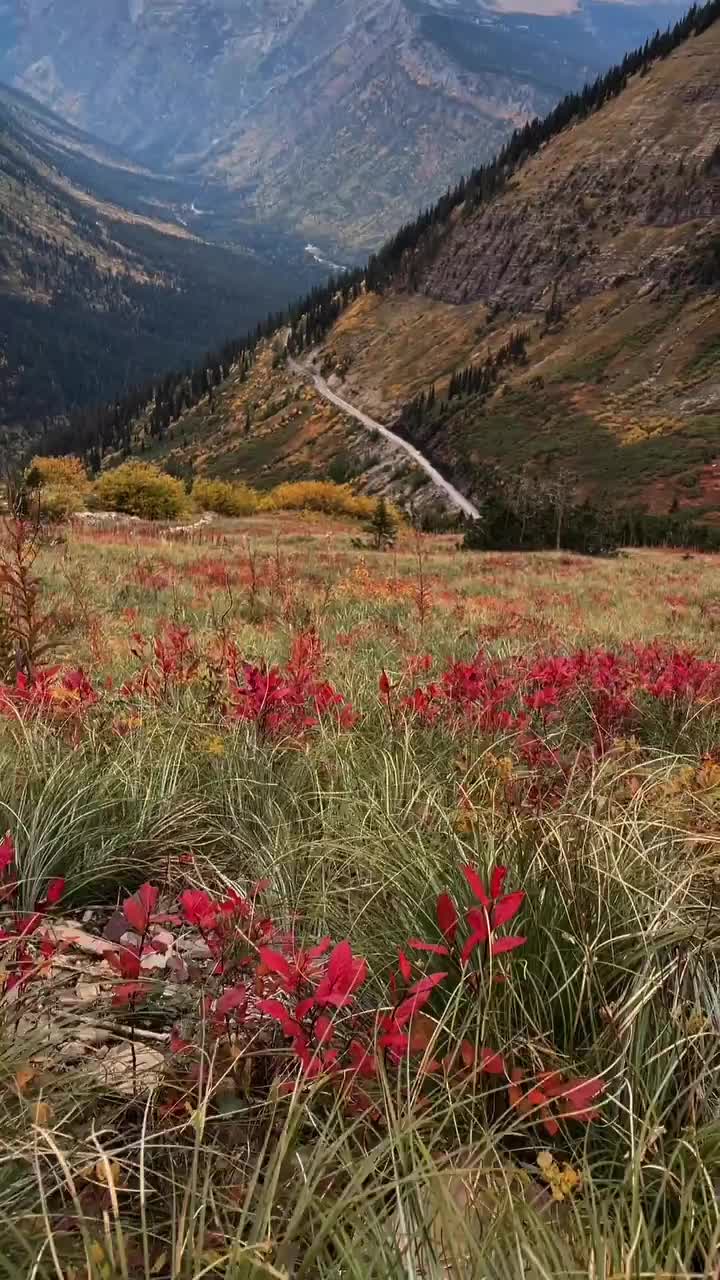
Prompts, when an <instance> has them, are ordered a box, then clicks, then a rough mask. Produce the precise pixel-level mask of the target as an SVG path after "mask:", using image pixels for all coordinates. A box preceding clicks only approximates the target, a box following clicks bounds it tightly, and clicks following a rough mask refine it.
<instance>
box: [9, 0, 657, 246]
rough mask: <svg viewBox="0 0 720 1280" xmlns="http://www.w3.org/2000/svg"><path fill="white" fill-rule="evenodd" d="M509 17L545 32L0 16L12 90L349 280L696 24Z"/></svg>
mask: <svg viewBox="0 0 720 1280" xmlns="http://www.w3.org/2000/svg"><path fill="white" fill-rule="evenodd" d="M507 7H508V8H509V9H517V10H522V9H526V10H529V12H502V11H500V9H498V10H495V9H493V8H491V7H489V5H485V4H483V3H481V2H480V0H102V3H101V4H99V3H97V0H0V28H2V27H4V35H3V34H2V33H1V32H0V79H5V80H8V81H10V82H11V83H13V84H14V85H15V86H16V87H18V88H21V89H23V90H25V91H27V92H28V93H30V94H32V95H33V97H35V98H36V99H38V100H39V101H41V102H43V103H45V104H46V105H48V106H50V107H52V108H53V109H54V110H56V111H57V112H59V113H60V114H61V115H62V116H63V117H64V118H66V119H67V120H69V121H72V122H73V123H74V124H76V125H78V126H80V127H82V128H85V129H88V130H90V131H91V132H92V133H93V134H97V135H99V136H101V137H102V138H103V139H105V140H106V141H108V142H112V143H114V144H116V145H119V146H121V147H123V148H124V149H125V150H126V151H128V152H129V153H130V154H132V155H133V157H134V158H135V159H136V160H139V161H140V162H141V163H143V164H144V165H149V166H150V167H151V168H158V167H159V168H162V169H164V170H165V169H170V170H171V171H172V172H174V173H175V174H182V175H185V176H187V175H193V176H200V177H201V178H204V179H205V180H207V181H209V182H210V183H212V184H217V183H221V184H225V185H227V186H228V187H229V189H230V190H231V191H232V192H233V194H234V196H235V200H236V203H237V207H238V208H242V210H243V211H244V214H245V216H246V217H248V218H249V217H253V218H255V219H256V220H258V221H260V222H261V223H263V224H271V225H273V226H275V227H278V228H282V229H285V230H288V229H289V230H291V231H293V232H296V233H298V234H301V235H302V236H303V237H304V239H305V240H307V241H309V242H310V243H311V244H315V245H319V246H320V251H321V253H325V254H329V255H330V257H333V256H335V257H336V258H337V257H338V255H339V260H340V261H344V260H346V258H347V255H348V254H351V255H352V254H357V253H362V252H365V251H366V250H368V249H369V248H372V247H375V246H376V245H377V244H378V243H379V242H380V241H381V240H382V239H383V237H384V236H386V235H388V234H390V233H391V232H392V230H393V229H394V228H395V227H396V226H397V225H398V224H399V223H400V222H402V221H403V220H404V219H405V218H406V217H408V216H409V215H412V214H414V213H415V211H416V209H417V208H418V207H419V206H420V205H421V204H425V203H427V202H428V201H431V200H432V199H434V198H436V197H437V195H438V194H439V193H440V192H441V191H443V190H444V189H445V187H446V186H448V185H452V184H453V183H454V182H455V181H456V180H457V178H458V177H459V175H460V174H461V173H462V172H467V170H468V169H470V168H471V167H472V166H473V165H475V164H477V163H479V162H480V161H482V160H483V159H487V158H489V157H490V156H491V155H492V154H493V152H494V151H495V150H497V148H498V147H499V146H500V145H501V143H502V142H503V140H504V139H505V137H506V136H507V135H508V133H510V132H511V131H512V129H513V128H515V127H516V126H517V125H518V124H522V123H524V122H525V121H526V120H528V119H530V118H531V117H533V116H535V115H538V114H539V115H542V114H544V113H545V112H546V111H547V110H548V109H549V108H550V107H551V106H552V105H553V104H554V103H555V102H556V101H557V99H558V98H559V97H561V96H562V95H563V93H565V92H566V91H568V90H569V89H576V88H579V87H581V86H582V85H583V84H584V83H585V82H586V81H587V80H588V79H592V78H593V77H594V76H595V75H596V74H597V73H598V72H600V71H601V70H604V69H605V68H606V67H607V66H608V65H610V64H611V63H613V62H615V61H618V60H619V58H620V57H621V56H622V54H623V53H624V52H625V50H626V49H627V48H629V47H633V46H634V45H636V44H638V43H642V42H643V41H644V40H645V39H646V37H647V36H648V35H650V34H651V33H652V32H653V31H654V30H655V27H656V26H664V25H666V23H667V22H668V20H670V19H672V17H673V15H677V13H678V12H679V7H678V5H677V4H675V5H673V4H670V3H658V2H657V0H651V2H650V3H648V4H644V5H639V6H635V5H628V4H622V3H604V2H598V0H556V2H555V3H552V0H550V2H548V0H516V2H515V3H511V4H509V5H508V6H507ZM3 17H4V23H2V21H1V19H2V18H3ZM197 205H198V207H199V208H200V209H203V210H205V209H207V208H212V205H211V204H210V202H209V200H208V199H207V198H205V199H202V200H199V201H198V202H197ZM194 225H195V224H194ZM197 229H199V231H200V233H201V234H204V233H205V231H206V227H205V225H204V223H203V221H202V219H200V220H199V221H198V223H197Z"/></svg>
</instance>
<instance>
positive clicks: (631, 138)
mask: <svg viewBox="0 0 720 1280" xmlns="http://www.w3.org/2000/svg"><path fill="white" fill-rule="evenodd" d="M715 8H716V9H717V6H715ZM719 66H720V24H719V23H718V22H717V21H715V22H714V24H713V25H711V26H710V27H709V29H708V30H706V31H704V32H703V33H702V34H701V35H698V36H695V37H691V38H690V39H688V40H687V41H686V42H685V43H683V44H682V45H681V46H680V47H679V48H678V49H676V50H675V52H674V53H672V54H671V56H670V57H669V58H667V59H666V60H658V61H656V62H654V63H653V64H652V65H651V67H650V68H649V69H648V70H647V71H646V73H644V74H638V75H636V76H634V77H632V78H631V80H630V82H629V83H628V85H627V87H626V88H625V89H624V91H623V92H622V93H621V94H620V95H619V96H617V97H615V98H613V99H611V100H610V101H607V102H606V103H605V105H604V106H602V108H601V109H600V110H599V111H597V112H595V113H594V114H592V115H591V116H590V117H589V118H588V119H586V120H584V121H582V122H580V123H577V124H575V125H574V126H571V127H569V128H567V129H565V130H563V131H562V132H560V133H559V134H558V135H557V136H555V137H554V138H552V139H551V140H550V141H548V142H547V143H545V144H544V145H542V146H541V148H540V149H539V151H538V152H537V154H536V155H534V156H532V157H531V158H529V159H527V160H526V162H525V163H524V164H522V165H521V166H520V167H519V168H517V169H516V171H515V172H514V173H513V174H512V177H511V179H510V181H509V182H508V183H507V184H506V186H505V189H504V190H502V191H501V192H500V194H498V195H496V196H495V197H494V198H492V199H490V200H488V201H484V202H481V203H480V204H479V205H476V206H475V207H472V205H471V204H470V202H469V201H468V202H467V203H466V204H465V205H464V206H463V205H458V207H457V208H456V209H454V210H453V212H452V214H451V215H450V217H449V219H448V221H447V223H446V224H445V226H444V227H442V228H440V229H438V228H437V227H436V228H434V229H432V230H431V231H430V232H428V233H426V234H424V235H423V236H421V238H420V240H419V243H418V244H417V246H416V247H415V248H414V249H412V250H410V251H409V252H407V253H405V254H404V255H403V257H402V260H401V262H400V265H399V267H398V268H397V270H396V273H395V278H394V281H393V284H392V286H391V288H390V289H387V290H385V291H384V292H383V293H382V294H381V295H380V294H377V293H367V294H366V295H365V296H362V297H360V298H358V299H357V300H355V301H354V302H353V303H352V304H351V305H350V306H349V308H348V309H347V310H346V311H345V312H344V314H343V315H342V317H341V318H340V320H339V321H338V323H337V324H336V326H335V327H334V329H333V330H332V332H331V333H330V334H329V335H328V337H327V339H326V341H325V344H324V346H323V347H322V349H321V350H320V352H319V353H318V355H317V357H316V358H317V360H318V362H322V363H324V365H325V366H326V367H327V366H328V365H332V364H333V363H334V364H336V365H337V366H338V367H339V370H340V372H341V374H342V377H338V378H337V379H336V382H337V384H338V385H340V384H342V386H343V395H344V396H346V397H347V398H348V399H350V400H352V401H355V402H357V403H359V404H361V405H365V406H366V407H367V408H368V409H369V411H370V412H372V413H374V414H375V415H376V416H381V417H382V418H383V420H385V421H391V420H392V419H393V418H394V417H396V416H397V415H398V414H399V413H400V411H401V408H402V406H403V404H404V403H405V402H407V401H408V400H410V399H412V398H413V397H414V396H416V395H417V393H418V392H420V391H422V390H427V389H428V388H429V387H430V385H431V384H433V383H435V385H436V394H437V399H436V403H435V406H434V408H433V409H432V410H430V411H423V410H422V409H421V410H420V412H419V413H418V412H417V406H416V409H415V411H410V412H406V413H405V415H404V423H405V430H406V431H407V432H408V434H409V435H410V436H411V437H412V439H413V440H414V442H415V443H416V444H419V445H420V447H421V448H422V449H423V450H424V451H425V452H426V453H427V454H428V456H429V457H431V459H432V460H433V461H434V462H435V463H436V464H437V465H438V466H440V467H441V468H445V470H446V471H447V472H448V474H449V476H450V477H451V478H452V479H454V481H455V483H456V484H458V486H459V487H461V488H464V490H465V491H466V492H468V493H469V494H470V495H472V494H473V493H476V492H477V483H478V480H477V475H478V472H479V471H481V469H482V466H483V464H486V463H488V462H497V463H500V464H501V465H502V466H504V467H507V468H509V469H512V470H513V471H517V469H518V468H522V467H524V466H529V467H530V468H531V470H532V471H534V472H535V473H537V472H538V471H539V472H540V473H541V474H545V473H549V474H555V475H557V474H558V472H560V471H562V472H564V473H565V474H567V476H568V477H569V478H570V479H571V481H572V482H573V483H574V484H576V486H577V487H578V489H579V490H580V491H581V492H583V491H584V492H593V493H595V494H597V493H599V492H602V491H607V492H609V493H611V494H612V495H613V496H614V497H615V498H616V499H621V500H622V501H625V502H627V501H634V500H639V501H642V502H646V503H648V504H649V505H650V506H651V507H652V508H654V509H657V510H667V508H668V507H669V506H671V505H672V504H673V503H675V504H677V505H679V506H681V507H688V508H693V509H695V510H697V512H698V513H703V512H705V513H713V512H714V511H715V510H716V506H717V498H718V491H719V489H720V291H719V285H720V112H719V111H718V106H719V104H720V82H719V81H718V67H719ZM513 333H515V334H517V333H521V334H522V335H524V337H525V338H526V343H525V354H524V357H523V358H522V359H521V360H519V361H517V362H513V361H510V362H508V363H507V364H506V365H505V366H504V367H503V368H502V370H501V371H500V373H499V374H497V373H496V371H493V372H492V377H490V376H489V375H488V376H485V378H484V379H483V366H485V368H486V369H487V368H488V365H489V362H490V363H492V359H493V356H494V354H495V353H497V352H498V350H499V349H500V348H502V347H503V346H504V345H505V344H506V343H507V341H508V339H509V337H510V336H511V334H513ZM465 367H470V369H471V370H472V374H473V375H474V382H475V384H478V383H481V382H483V381H484V384H485V385H484V388H483V389H482V390H481V391H480V392H479V393H478V392H477V391H473V390H472V386H470V387H468V384H472V382H473V377H472V376H471V375H470V374H468V375H466V378H465V382H466V386H465V388H464V389H463V388H457V387H454V388H453V390H455V391H459V394H454V395H452V397H451V398H450V399H449V400H447V399H446V398H445V396H446V393H447V390H448V384H449V379H450V375H451V374H452V373H453V372H454V371H457V370H460V369H463V368H465Z"/></svg>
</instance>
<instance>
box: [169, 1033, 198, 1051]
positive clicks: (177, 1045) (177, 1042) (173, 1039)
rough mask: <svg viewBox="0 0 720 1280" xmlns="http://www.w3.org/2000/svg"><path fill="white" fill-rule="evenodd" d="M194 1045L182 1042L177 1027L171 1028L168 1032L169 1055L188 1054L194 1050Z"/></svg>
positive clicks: (189, 1042) (188, 1041) (185, 1041)
mask: <svg viewBox="0 0 720 1280" xmlns="http://www.w3.org/2000/svg"><path fill="white" fill-rule="evenodd" d="M194 1047H195V1046H194V1045H193V1044H192V1043H191V1041H190V1040H183V1038H182V1036H181V1035H180V1032H179V1031H178V1029H177V1027H173V1029H172V1031H171V1032H170V1052H171V1053H189V1052H190V1050H191V1049H194Z"/></svg>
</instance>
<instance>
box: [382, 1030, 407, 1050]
mask: <svg viewBox="0 0 720 1280" xmlns="http://www.w3.org/2000/svg"><path fill="white" fill-rule="evenodd" d="M378 1043H379V1045H380V1048H381V1049H394V1050H395V1052H396V1053H397V1052H401V1053H402V1052H404V1050H405V1049H407V1048H408V1045H409V1044H410V1039H409V1037H408V1036H406V1035H405V1033H404V1032H403V1031H400V1030H398V1031H388V1032H386V1033H385V1035H383V1036H381V1037H380V1040H379V1042H378Z"/></svg>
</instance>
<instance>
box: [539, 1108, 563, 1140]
mask: <svg viewBox="0 0 720 1280" xmlns="http://www.w3.org/2000/svg"><path fill="white" fill-rule="evenodd" d="M542 1117H543V1128H544V1130H545V1132H546V1133H549V1135H550V1137H551V1138H554V1137H555V1134H556V1133H559V1132H560V1125H559V1124H558V1122H557V1120H555V1119H554V1118H553V1116H552V1115H551V1114H550V1112H549V1111H548V1110H547V1108H546V1107H545V1108H543V1111H542Z"/></svg>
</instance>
